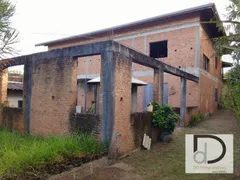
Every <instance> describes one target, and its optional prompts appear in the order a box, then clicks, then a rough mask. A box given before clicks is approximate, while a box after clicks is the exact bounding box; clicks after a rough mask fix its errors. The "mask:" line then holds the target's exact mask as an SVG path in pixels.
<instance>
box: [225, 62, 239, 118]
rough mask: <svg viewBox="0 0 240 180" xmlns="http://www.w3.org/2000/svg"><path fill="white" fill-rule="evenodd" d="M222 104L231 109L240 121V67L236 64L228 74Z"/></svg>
mask: <svg viewBox="0 0 240 180" xmlns="http://www.w3.org/2000/svg"><path fill="white" fill-rule="evenodd" d="M221 103H222V105H223V107H225V108H228V109H231V110H232V111H234V112H235V113H236V115H237V116H238V118H239V119H240V65H239V64H236V65H235V66H234V67H233V68H232V69H231V70H230V71H229V72H228V74H227V83H226V85H225V86H224V88H223V94H222V99H221Z"/></svg>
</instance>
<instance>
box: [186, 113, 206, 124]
mask: <svg viewBox="0 0 240 180" xmlns="http://www.w3.org/2000/svg"><path fill="white" fill-rule="evenodd" d="M204 119H205V116H204V114H203V113H201V112H198V114H196V115H192V116H191V119H190V122H189V127H193V126H195V125H197V124H198V123H200V122H201V121H203V120H204Z"/></svg>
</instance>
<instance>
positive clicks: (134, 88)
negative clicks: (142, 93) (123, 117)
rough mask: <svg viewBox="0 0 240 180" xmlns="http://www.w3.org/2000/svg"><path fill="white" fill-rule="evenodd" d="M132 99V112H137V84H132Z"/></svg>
mask: <svg viewBox="0 0 240 180" xmlns="http://www.w3.org/2000/svg"><path fill="white" fill-rule="evenodd" d="M131 101H132V106H131V110H132V113H135V112H136V111H137V86H136V85H132V97H131Z"/></svg>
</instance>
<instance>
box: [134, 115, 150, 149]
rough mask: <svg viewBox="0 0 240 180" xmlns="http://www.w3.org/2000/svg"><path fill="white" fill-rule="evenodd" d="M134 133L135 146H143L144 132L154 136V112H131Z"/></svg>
mask: <svg viewBox="0 0 240 180" xmlns="http://www.w3.org/2000/svg"><path fill="white" fill-rule="evenodd" d="M131 125H132V135H133V137H134V143H135V148H136V149H137V148H140V147H141V146H142V141H143V136H144V134H146V135H148V136H150V137H151V138H152V129H153V128H152V113H149V112H140V113H133V114H131Z"/></svg>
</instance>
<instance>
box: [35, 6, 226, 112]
mask: <svg viewBox="0 0 240 180" xmlns="http://www.w3.org/2000/svg"><path fill="white" fill-rule="evenodd" d="M212 19H219V16H218V12H217V10H216V7H215V4H212V3H211V4H206V5H202V6H198V7H194V8H190V9H185V10H182V11H178V12H173V13H169V14H165V15H161V16H157V17H153V18H149V19H145V20H140V21H137V22H133V23H129V24H124V25H121V26H116V27H112V28H107V29H103V30H99V31H95V32H91V33H87V34H82V35H78V36H72V37H69V38H63V39H59V40H55V41H50V42H45V43H41V44H38V46H40V45H44V46H48V49H49V50H53V49H57V48H63V47H68V46H74V45H80V44H87V43H91V42H96V41H103V40H107V39H113V40H114V41H118V42H120V43H121V44H123V45H125V46H128V47H130V48H132V49H136V50H137V51H140V52H142V53H144V54H146V55H149V56H151V57H153V58H156V59H158V60H160V61H163V62H165V63H167V64H170V65H172V66H174V67H177V68H180V69H182V70H184V71H187V72H189V73H192V74H194V75H196V76H198V77H199V78H200V80H199V83H198V84H196V83H194V82H188V84H187V97H186V99H187V108H188V112H190V111H195V112H196V111H199V110H200V111H201V112H203V113H210V112H214V111H215V110H216V109H217V107H218V103H219V97H220V95H221V89H222V72H223V71H222V69H223V68H224V67H228V66H229V64H227V63H225V62H223V61H222V59H221V57H218V56H217V55H216V53H215V49H214V44H213V42H212V41H211V38H216V37H220V36H223V35H225V32H222V31H219V29H218V27H217V26H216V25H215V24H210V23H207V24H202V23H201V22H202V21H210V20H212ZM100 63H101V57H100V56H97V55H96V56H90V57H81V58H79V59H78V67H79V68H78V100H77V101H78V105H80V106H81V107H83V109H84V110H86V109H88V108H89V107H91V104H92V101H93V100H94V95H93V94H94V89H93V88H92V87H91V86H88V85H87V81H89V80H91V79H93V78H96V77H98V76H99V74H100ZM132 74H133V77H135V78H137V79H140V80H142V81H144V82H146V83H148V85H147V86H143V87H139V88H138V97H137V102H138V103H137V111H145V110H146V108H147V104H148V103H149V102H150V101H152V100H153V85H152V84H153V69H151V68H148V67H144V66H142V65H139V64H135V63H133V65H132ZM164 83H165V85H164V102H165V103H168V104H170V105H172V106H173V107H175V108H179V107H180V78H179V77H176V76H173V75H170V74H167V73H165V74H164Z"/></svg>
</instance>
